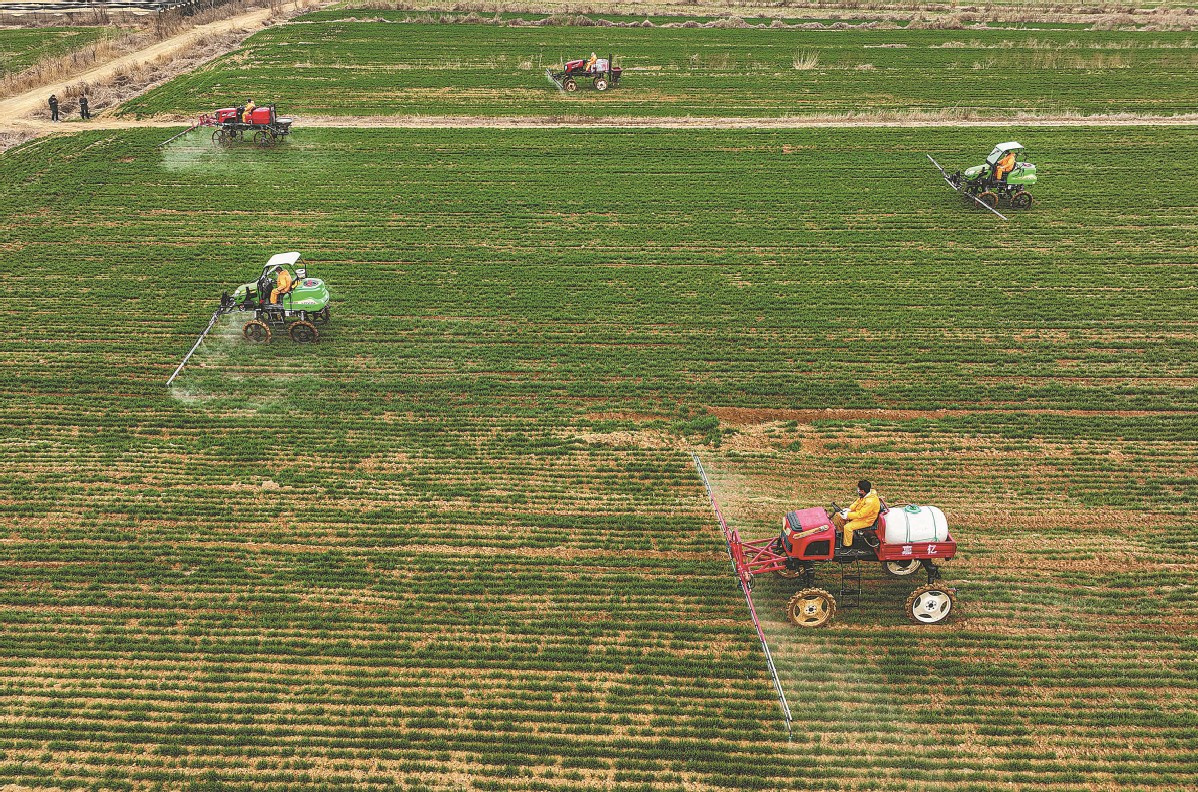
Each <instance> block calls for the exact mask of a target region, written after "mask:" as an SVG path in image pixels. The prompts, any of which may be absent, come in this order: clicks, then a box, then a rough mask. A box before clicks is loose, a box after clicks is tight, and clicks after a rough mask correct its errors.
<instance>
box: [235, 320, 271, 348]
mask: <svg viewBox="0 0 1198 792" xmlns="http://www.w3.org/2000/svg"><path fill="white" fill-rule="evenodd" d="M241 334H242V335H243V336H245V340H246V341H253V342H254V343H255V344H265V343H268V342H269V341H270V327H269V326H267V324H266V322H263V321H262V320H261V319H251V320H250V321H248V322H246V323H245V327H243V328H241Z"/></svg>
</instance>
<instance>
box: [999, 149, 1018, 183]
mask: <svg viewBox="0 0 1198 792" xmlns="http://www.w3.org/2000/svg"><path fill="white" fill-rule="evenodd" d="M1014 169H1015V152H1014V151H1008V152H1007V153H1006V154H1005V155H1003V158H1002V159H1000V160H999V161H998V163H997V164H996V165H995V166H994V180H995V181H998V182H1001V181H1004V180H1005V179H1006V178H1007V174H1008V173H1010V172H1011V171H1012V170H1014Z"/></svg>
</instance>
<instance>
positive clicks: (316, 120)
mask: <svg viewBox="0 0 1198 792" xmlns="http://www.w3.org/2000/svg"><path fill="white" fill-rule="evenodd" d="M43 93H45V92H44V91H42V92H39V94H38V97H37V100H38V101H39V102H40V101H43V99H42V94H43ZM2 108H3V105H2V104H0V111H2ZM0 117H2V116H0ZM190 123H191V119H184V118H182V117H163V118H152V119H140V120H139V119H130V118H108V117H101V118H93V119H92V120H91V121H87V122H81V121H68V122H66V123H60V124H51V123H49V122H47V121H41V120H34V119H20V120H17V121H12V122H9V124H8V125H7V128H10V129H20V130H23V131H27V132H31V133H34V134H45V133H48V132H78V131H81V130H83V129H138V128H154V127H157V128H163V129H166V128H179V127H182V126H186V125H189V124H190ZM1012 126H1021V127H1098V126H1198V113H1191V114H1188V115H1175V116H1140V115H1098V116H1035V115H1028V116H1020V117H1018V118H1014V119H1012V118H1006V117H1004V118H977V119H962V118H939V117H935V116H909V117H907V116H903V115H899V114H886V113H878V114H863V113H857V114H853V115H827V116H795V117H789V118H703V117H698V118H696V117H687V118H630V117H610V118H578V117H574V118H563V117H559V116H497V117H488V116H297V117H296V119H295V129H296V130H297V131H302V130H303V129H304V128H305V127H307V128H343V127H344V128H356V129H586V128H605V129H613V128H614V129H811V128H820V127H895V128H920V127H929V128H932V127H1012ZM5 128H6V126H5V125H3V124H0V130H3V129H5Z"/></svg>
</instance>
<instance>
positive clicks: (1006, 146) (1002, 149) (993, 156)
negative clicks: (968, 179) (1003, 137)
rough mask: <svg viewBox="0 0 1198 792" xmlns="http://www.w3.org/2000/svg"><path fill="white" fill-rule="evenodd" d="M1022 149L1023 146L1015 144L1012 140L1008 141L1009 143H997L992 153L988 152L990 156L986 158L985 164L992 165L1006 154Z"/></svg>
mask: <svg viewBox="0 0 1198 792" xmlns="http://www.w3.org/2000/svg"><path fill="white" fill-rule="evenodd" d="M1022 149H1023V144H1021V143H1016V142H1015V141H1014V140H1012V141H1010V142H1009V143H999V144H998V145H997V146H995V147H994V151H991V152H990V156H989V157H986V162H989V163H990V164H991V165H993V164H994V163H996V162H998V161H999V159H1001V158H1002V155H1003V154H1006V153H1007V152H1008V151H1017V150H1022Z"/></svg>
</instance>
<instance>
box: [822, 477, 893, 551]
mask: <svg viewBox="0 0 1198 792" xmlns="http://www.w3.org/2000/svg"><path fill="white" fill-rule="evenodd" d="M857 496H858V497H857V500H855V501H853V505H852V506H849V507H848V508H847V509H845V510H844V511H840V512H837V513H836V514H833V515H832V523H833V524H834V525H835V526H836V527H837V528H839V529H840V531H841V533H842V534H843V535H844V546H845V547H850V546H851V545H852V544H853V531H860V530H861V529H862V528H868V527H870V526H871V525H873V524H874V523H875V522H877V520H878V513H879V512H881V511H882V500H881V498H879V497H878V493H876V492H874V488H873V485H872V484H870V483H869V482H868V481H866V480H865V479H862V480H861V481H858V482H857Z"/></svg>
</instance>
